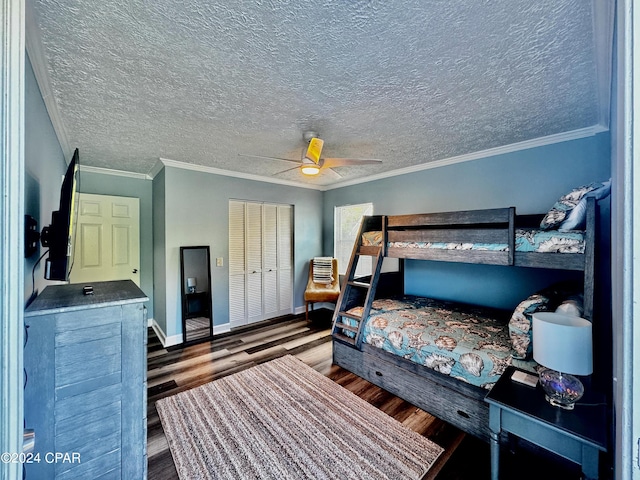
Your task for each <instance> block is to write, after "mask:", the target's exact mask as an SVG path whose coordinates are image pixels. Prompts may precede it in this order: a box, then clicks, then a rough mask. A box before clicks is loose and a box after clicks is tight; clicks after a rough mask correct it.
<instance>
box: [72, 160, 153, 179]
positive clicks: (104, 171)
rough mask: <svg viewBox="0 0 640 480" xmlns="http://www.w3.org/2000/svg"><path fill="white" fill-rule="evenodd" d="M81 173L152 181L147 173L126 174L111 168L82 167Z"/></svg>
mask: <svg viewBox="0 0 640 480" xmlns="http://www.w3.org/2000/svg"><path fill="white" fill-rule="evenodd" d="M80 172H85V173H99V174H101V175H115V176H117V177H127V178H135V179H137V180H152V179H153V178H152V177H150V176H149V175H148V174H146V173H135V172H126V171H124V170H112V169H111V168H101V167H92V166H90V165H82V164H81V165H80Z"/></svg>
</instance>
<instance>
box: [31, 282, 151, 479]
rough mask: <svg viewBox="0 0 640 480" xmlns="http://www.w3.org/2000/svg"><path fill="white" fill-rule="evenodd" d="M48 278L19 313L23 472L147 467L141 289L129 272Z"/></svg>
mask: <svg viewBox="0 0 640 480" xmlns="http://www.w3.org/2000/svg"><path fill="white" fill-rule="evenodd" d="M82 288H83V285H82V284H79V285H54V286H48V287H46V288H45V289H44V290H43V291H42V293H41V294H40V295H39V296H38V297H37V298H36V300H35V301H34V302H33V303H32V304H31V305H30V306H29V307H28V308H27V310H26V311H25V314H24V322H25V326H26V327H27V330H26V345H25V348H24V368H25V374H26V386H25V391H24V415H25V428H31V429H34V430H35V450H34V452H33V457H31V458H27V463H26V464H25V469H26V474H27V477H26V478H27V479H28V480H36V479H47V480H48V479H53V478H57V479H62V478H64V479H67V478H83V479H85V478H103V477H104V478H121V479H144V478H146V476H147V455H146V445H147V438H146V437H147V428H146V417H147V415H146V412H147V385H146V364H147V360H146V358H147V351H146V350H147V349H146V344H147V326H146V318H145V317H146V315H145V310H144V305H143V302H145V301H147V300H148V298H147V297H146V295H145V294H144V293H143V292H142V291H141V290H140V289H139V288H138V287H137V286H136V285H135V284H134V283H133V282H132V281H130V280H125V281H114V282H97V283H94V284H93V294H92V295H84V294H83V290H82Z"/></svg>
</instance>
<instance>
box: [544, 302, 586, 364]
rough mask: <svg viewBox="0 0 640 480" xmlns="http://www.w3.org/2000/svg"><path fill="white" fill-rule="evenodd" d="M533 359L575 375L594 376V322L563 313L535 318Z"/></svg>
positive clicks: (546, 314) (547, 313) (547, 314)
mask: <svg viewBox="0 0 640 480" xmlns="http://www.w3.org/2000/svg"><path fill="white" fill-rule="evenodd" d="M533 359H534V360H535V361H536V362H538V363H539V364H540V365H542V366H543V367H547V368H549V369H551V370H556V371H558V372H562V373H568V374H572V375H590V374H591V373H592V372H593V344H592V335H591V322H590V321H588V320H585V319H584V318H580V317H574V316H570V315H564V314H561V313H552V312H539V313H534V314H533Z"/></svg>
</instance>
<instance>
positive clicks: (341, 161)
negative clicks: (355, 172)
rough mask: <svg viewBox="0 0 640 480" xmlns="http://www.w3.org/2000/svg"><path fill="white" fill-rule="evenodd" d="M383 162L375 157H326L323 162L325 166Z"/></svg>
mask: <svg viewBox="0 0 640 480" xmlns="http://www.w3.org/2000/svg"><path fill="white" fill-rule="evenodd" d="M375 163H382V160H377V159H375V158H325V159H324V163H323V164H322V165H323V166H325V167H345V166H347V165H371V164H375Z"/></svg>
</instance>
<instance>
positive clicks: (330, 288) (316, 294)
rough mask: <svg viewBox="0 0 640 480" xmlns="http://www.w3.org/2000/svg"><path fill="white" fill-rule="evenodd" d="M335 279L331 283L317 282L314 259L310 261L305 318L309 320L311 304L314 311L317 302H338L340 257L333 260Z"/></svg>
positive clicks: (305, 295) (305, 296)
mask: <svg viewBox="0 0 640 480" xmlns="http://www.w3.org/2000/svg"><path fill="white" fill-rule="evenodd" d="M331 263H332V265H333V281H332V282H331V283H316V282H314V281H313V259H311V260H310V261H309V281H308V282H307V288H306V290H305V291H304V301H305V318H306V319H307V320H309V304H311V310H312V311H313V304H314V303H316V302H330V303H336V302H337V301H338V297H339V296H340V277H339V275H338V259H337V258H334V259H333V260H332V262H331Z"/></svg>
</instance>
